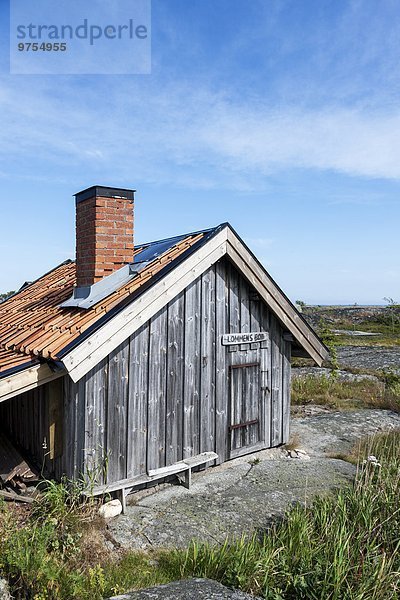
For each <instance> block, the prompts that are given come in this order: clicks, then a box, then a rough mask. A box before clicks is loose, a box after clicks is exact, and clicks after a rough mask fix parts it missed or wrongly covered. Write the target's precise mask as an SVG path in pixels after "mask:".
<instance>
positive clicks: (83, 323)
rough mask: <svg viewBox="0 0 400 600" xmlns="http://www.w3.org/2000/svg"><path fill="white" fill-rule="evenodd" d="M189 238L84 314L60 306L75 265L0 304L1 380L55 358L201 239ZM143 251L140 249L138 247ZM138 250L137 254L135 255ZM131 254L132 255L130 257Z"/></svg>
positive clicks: (68, 292)
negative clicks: (30, 366)
mask: <svg viewBox="0 0 400 600" xmlns="http://www.w3.org/2000/svg"><path fill="white" fill-rule="evenodd" d="M205 233H206V232H200V233H196V234H190V235H188V236H187V237H185V238H183V239H181V240H180V241H179V242H178V243H177V244H176V245H174V246H173V247H172V248H170V249H169V250H167V251H166V252H165V253H164V254H162V255H161V256H159V257H158V258H157V259H155V260H153V261H152V262H151V263H150V264H149V265H148V266H147V267H146V268H145V269H144V270H143V271H141V272H140V273H139V274H138V275H137V277H135V278H134V279H133V280H132V281H130V282H129V283H128V284H126V285H124V286H123V287H121V288H120V289H118V290H117V291H115V292H113V293H112V294H110V295H109V296H108V297H107V298H105V299H104V300H102V301H101V302H99V303H98V304H96V305H95V306H93V307H92V308H90V309H88V310H84V309H80V308H61V307H60V304H61V303H62V302H64V301H65V300H67V299H68V298H70V297H71V296H72V292H73V287H74V285H75V282H76V275H75V263H74V262H72V261H68V262H66V263H63V264H62V265H60V266H59V267H56V268H55V269H54V270H53V271H51V272H50V273H47V274H46V275H44V276H43V277H41V278H40V279H38V280H37V281H35V282H33V283H32V284H31V285H29V286H28V287H26V288H24V289H23V290H22V291H20V292H19V293H17V294H16V295H15V296H12V297H11V298H9V299H8V300H6V301H5V302H3V303H1V304H0V376H2V375H4V374H5V373H6V372H7V371H9V370H10V369H14V368H19V367H21V368H22V366H23V365H24V364H25V363H28V364H27V366H29V363H30V361H37V358H38V357H43V358H45V359H53V360H58V358H59V355H60V353H61V351H62V350H63V349H64V348H65V347H66V346H68V345H69V344H70V343H71V342H73V341H75V340H77V338H79V336H80V335H82V334H83V333H84V332H85V331H86V330H87V329H88V328H89V327H92V326H93V325H94V324H96V322H97V321H98V320H99V319H101V318H102V317H104V316H105V315H106V314H107V313H109V312H110V311H111V310H112V309H114V308H115V307H118V305H119V304H121V303H122V302H123V301H126V300H127V299H128V300H129V296H131V295H132V294H133V293H135V292H137V291H139V290H140V288H141V287H142V286H144V285H145V284H146V283H148V282H149V281H150V280H151V278H152V277H154V276H155V275H156V274H158V273H160V272H161V271H162V270H163V269H164V268H165V267H166V266H168V265H170V264H171V263H172V262H173V261H174V260H176V259H177V258H178V257H179V256H181V255H182V254H183V253H184V252H185V251H186V250H188V249H189V248H191V247H192V246H193V245H194V244H195V243H196V242H198V241H199V240H201V239H202V238H204V236H205ZM142 248H143V247H142ZM139 251H140V250H139V249H138V250H137V251H136V252H139ZM134 254H135V253H134Z"/></svg>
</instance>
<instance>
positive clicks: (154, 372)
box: [147, 308, 167, 469]
mask: <svg viewBox="0 0 400 600" xmlns="http://www.w3.org/2000/svg"><path fill="white" fill-rule="evenodd" d="M149 348H150V350H149V402H148V440H147V444H148V453H147V468H148V469H159V468H161V467H164V466H165V418H166V398H165V397H166V367H167V364H166V363H167V361H166V355H167V309H166V308H164V309H163V310H161V311H160V312H159V313H157V315H155V317H153V318H152V319H151V323H150V344H149Z"/></svg>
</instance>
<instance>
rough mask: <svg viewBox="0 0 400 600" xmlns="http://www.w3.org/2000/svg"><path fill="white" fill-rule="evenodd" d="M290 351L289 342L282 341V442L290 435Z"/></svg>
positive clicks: (286, 440)
mask: <svg viewBox="0 0 400 600" xmlns="http://www.w3.org/2000/svg"><path fill="white" fill-rule="evenodd" d="M291 352H292V345H291V343H290V342H287V341H284V342H283V352H282V401H283V406H282V443H283V444H286V443H287V442H288V441H289V436H290V431H289V430H290V391H291V387H290V385H291V363H290V358H291Z"/></svg>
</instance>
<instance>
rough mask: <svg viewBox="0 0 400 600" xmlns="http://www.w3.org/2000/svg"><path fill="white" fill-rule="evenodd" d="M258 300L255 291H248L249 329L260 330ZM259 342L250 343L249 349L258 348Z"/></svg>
mask: <svg viewBox="0 0 400 600" xmlns="http://www.w3.org/2000/svg"><path fill="white" fill-rule="evenodd" d="M260 308H261V307H260V300H259V297H258V294H256V293H255V291H251V292H250V331H252V332H254V331H261V329H262V328H261V322H260V321H261V315H260V312H261V311H260ZM259 348H260V344H259V343H258V342H256V343H253V344H250V349H251V350H258V349H259Z"/></svg>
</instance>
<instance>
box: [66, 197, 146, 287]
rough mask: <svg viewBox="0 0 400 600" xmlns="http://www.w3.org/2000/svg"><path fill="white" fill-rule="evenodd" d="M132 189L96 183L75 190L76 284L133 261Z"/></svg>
mask: <svg viewBox="0 0 400 600" xmlns="http://www.w3.org/2000/svg"><path fill="white" fill-rule="evenodd" d="M134 192H135V191H134V190H125V189H120V188H109V187H102V186H98V185H96V186H94V187H91V188H88V189H87V190H83V191H82V192H79V193H78V194H75V200H76V275H77V286H78V288H81V287H89V286H91V285H93V284H94V283H96V282H97V281H100V280H101V279H103V278H104V277H107V275H111V273H113V272H114V271H117V270H118V269H119V268H121V267H123V266H124V265H127V264H129V263H131V262H133V204H134Z"/></svg>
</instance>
